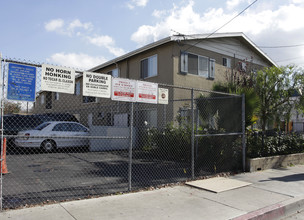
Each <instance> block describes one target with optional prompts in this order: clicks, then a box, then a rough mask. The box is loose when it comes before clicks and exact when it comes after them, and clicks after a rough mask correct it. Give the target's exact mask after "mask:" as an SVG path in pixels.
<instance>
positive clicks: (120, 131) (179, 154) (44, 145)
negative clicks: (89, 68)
mask: <svg viewBox="0 0 304 220" xmlns="http://www.w3.org/2000/svg"><path fill="white" fill-rule="evenodd" d="M2 61H3V62H2V68H3V71H2V76H3V81H2V85H3V87H2V88H3V92H2V99H1V103H2V106H3V108H2V111H3V114H2V115H1V124H2V132H3V133H2V135H1V143H2V145H1V159H2V158H3V156H4V155H3V148H4V146H3V138H6V139H7V145H6V147H7V153H6V163H7V167H8V170H9V172H10V174H5V175H3V174H2V163H1V191H0V193H1V208H2V209H13V208H18V207H28V206H31V205H39V204H47V203H56V202H60V201H67V200H75V199H83V198H91V197H95V196H102V195H108V194H116V193H121V192H127V191H131V190H138V189H143V188H146V187H156V186H158V187H159V186H165V185H167V184H172V183H178V182H184V181H187V180H191V179H197V178H200V177H203V176H210V175H214V174H216V173H221V172H231V171H238V170H243V169H244V166H245V164H244V161H245V155H244V152H245V142H244V140H245V139H244V137H245V129H244V107H243V106H242V105H244V100H243V99H242V97H241V96H236V95H231V94H225V93H215V92H210V91H205V90H200V89H194V88H184V87H180V86H174V85H164V84H158V85H159V87H161V88H166V89H168V90H169V103H168V104H167V105H164V104H146V103H129V102H121V101H120V102H119V101H112V100H110V99H103V98H96V97H88V96H83V95H82V89H81V88H82V72H81V71H78V72H77V73H78V74H77V75H76V82H75V83H76V84H75V92H74V94H64V93H55V92H46V91H41V89H40V77H41V64H38V63H33V62H25V61H20V60H15V59H14V60H12V59H2ZM10 62H11V63H20V64H26V65H31V66H35V67H36V68H37V83H36V91H37V95H36V101H35V102H34V103H26V102H15V101H10V100H7V99H6V98H5V97H6V96H5V93H6V87H7V85H6V83H7V73H8V72H7V71H8V63H10ZM49 126H51V127H50V128H51V130H47V131H46V133H45V132H44V129H46V128H47V127H49ZM24 130H26V132H23V131H24ZM53 130H56V131H57V133H53V134H52V135H49V134H50V133H51V131H52V132H53ZM67 131H69V132H67ZM30 140H32V141H30ZM23 142H24V143H23ZM28 142H32V143H28ZM37 143H38V144H37ZM26 144H28V145H26ZM34 145H35V147H34ZM1 162H2V161H1Z"/></svg>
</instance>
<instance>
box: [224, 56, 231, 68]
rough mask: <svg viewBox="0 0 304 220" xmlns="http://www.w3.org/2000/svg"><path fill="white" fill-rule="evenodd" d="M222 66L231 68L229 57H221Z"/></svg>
mask: <svg viewBox="0 0 304 220" xmlns="http://www.w3.org/2000/svg"><path fill="white" fill-rule="evenodd" d="M223 66H225V67H228V68H231V59H230V58H227V57H223Z"/></svg>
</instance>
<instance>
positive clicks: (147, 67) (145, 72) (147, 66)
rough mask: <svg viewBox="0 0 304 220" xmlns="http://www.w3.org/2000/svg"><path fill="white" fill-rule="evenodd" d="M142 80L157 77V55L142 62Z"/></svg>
mask: <svg viewBox="0 0 304 220" xmlns="http://www.w3.org/2000/svg"><path fill="white" fill-rule="evenodd" d="M140 75H141V78H143V79H144V78H148V77H152V76H157V55H154V56H151V57H148V58H146V59H144V60H142V61H141V62H140Z"/></svg>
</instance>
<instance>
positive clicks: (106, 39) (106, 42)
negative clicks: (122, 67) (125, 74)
mask: <svg viewBox="0 0 304 220" xmlns="http://www.w3.org/2000/svg"><path fill="white" fill-rule="evenodd" d="M87 39H88V40H89V42H90V43H91V44H93V45H96V46H98V47H105V48H107V49H108V50H109V52H110V53H111V54H113V55H115V56H121V55H123V54H125V51H124V50H123V49H122V48H118V47H116V46H115V41H114V40H113V38H111V37H110V36H107V35H104V36H95V37H87Z"/></svg>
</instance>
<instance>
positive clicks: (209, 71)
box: [181, 53, 215, 78]
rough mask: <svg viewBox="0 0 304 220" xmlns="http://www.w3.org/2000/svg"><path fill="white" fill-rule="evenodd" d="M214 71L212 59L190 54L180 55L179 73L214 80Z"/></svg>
mask: <svg viewBox="0 0 304 220" xmlns="http://www.w3.org/2000/svg"><path fill="white" fill-rule="evenodd" d="M214 71H215V60H214V59H210V58H208V57H204V56H200V55H196V54H191V53H182V54H181V72H184V73H189V74H193V75H198V76H203V77H206V78H214Z"/></svg>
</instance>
